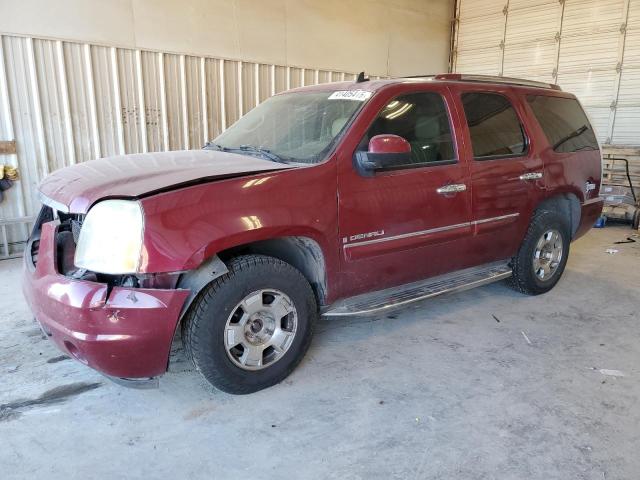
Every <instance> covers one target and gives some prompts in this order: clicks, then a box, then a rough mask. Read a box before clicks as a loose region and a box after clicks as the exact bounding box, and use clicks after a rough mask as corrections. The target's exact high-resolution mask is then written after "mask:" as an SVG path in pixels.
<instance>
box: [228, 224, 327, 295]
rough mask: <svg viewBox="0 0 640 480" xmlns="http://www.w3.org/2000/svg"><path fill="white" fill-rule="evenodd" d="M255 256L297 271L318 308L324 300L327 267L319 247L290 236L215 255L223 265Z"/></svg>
mask: <svg viewBox="0 0 640 480" xmlns="http://www.w3.org/2000/svg"><path fill="white" fill-rule="evenodd" d="M248 254H258V255H267V256H270V257H274V258H278V259H280V260H282V261H283V262H286V263H288V264H289V265H291V266H293V267H294V268H296V269H298V270H299V271H300V272H301V273H302V275H303V276H304V277H305V278H306V279H307V281H308V282H309V284H310V285H311V288H312V289H313V292H314V294H315V295H316V299H317V300H318V304H319V305H324V303H325V300H326V298H327V286H328V280H327V263H326V258H325V255H324V252H323V250H322V247H321V246H320V244H319V243H318V242H317V241H316V240H314V239H313V238H311V237H308V236H304V235H294V236H285V237H276V238H269V239H265V240H257V241H255V242H250V243H246V244H243V245H237V246H234V247H231V248H229V249H227V250H224V251H222V252H219V253H218V256H219V258H220V259H221V260H222V261H223V262H226V261H228V259H230V258H232V257H236V256H238V255H248Z"/></svg>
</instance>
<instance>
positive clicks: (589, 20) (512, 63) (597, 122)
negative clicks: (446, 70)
mask: <svg viewBox="0 0 640 480" xmlns="http://www.w3.org/2000/svg"><path fill="white" fill-rule="evenodd" d="M456 20H457V22H456V25H457V28H456V33H455V37H456V38H455V49H454V56H453V69H454V71H456V72H464V73H477V74H488V75H504V76H510V77H522V78H529V79H532V80H541V81H545V82H554V83H558V84H559V85H560V86H561V87H562V88H563V89H564V90H567V91H570V92H573V93H575V94H576V95H577V96H578V98H579V99H580V101H581V102H582V103H583V105H584V106H585V108H586V109H587V110H588V112H589V114H590V116H591V118H592V120H593V123H594V127H595V129H596V131H597V133H598V136H599V137H600V140H601V141H602V142H603V143H606V144H627V145H640V0H560V1H558V0H458V5H457V11H456Z"/></svg>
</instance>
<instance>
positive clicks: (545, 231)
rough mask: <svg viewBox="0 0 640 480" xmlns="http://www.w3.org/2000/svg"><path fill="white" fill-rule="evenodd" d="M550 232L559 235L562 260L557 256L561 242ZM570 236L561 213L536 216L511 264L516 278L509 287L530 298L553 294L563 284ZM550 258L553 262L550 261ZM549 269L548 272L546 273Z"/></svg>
mask: <svg viewBox="0 0 640 480" xmlns="http://www.w3.org/2000/svg"><path fill="white" fill-rule="evenodd" d="M549 232H552V233H555V234H556V235H557V237H558V238H559V241H560V242H561V243H560V249H561V253H560V257H558V256H557V245H558V241H555V240H554V239H555V238H556V237H554V235H550V234H549ZM569 232H570V227H569V222H568V221H567V219H566V218H565V217H564V216H562V215H560V214H559V213H557V212H553V211H549V210H540V211H537V212H535V214H534V216H533V218H532V220H531V223H530V224H529V229H528V230H527V233H526V235H525V237H524V240H523V241H522V244H521V245H520V249H519V251H518V253H517V255H516V256H515V257H513V259H512V261H511V267H512V269H513V274H512V276H511V278H509V279H508V283H509V285H510V286H511V287H512V288H513V289H514V290H517V291H519V292H522V293H526V294H528V295H540V294H542V293H546V292H548V291H549V290H551V289H552V288H553V287H554V286H555V285H556V283H558V281H559V280H560V277H561V276H562V273H563V272H564V268H565V266H566V264H567V258H568V257H569V245H570V243H571V235H570V233H569ZM543 235H544V236H545V239H544V240H543ZM541 244H542V245H543V248H542V249H540V246H541ZM547 255H551V257H552V258H551V259H547V258H546V257H547ZM554 260H555V261H554ZM545 262H546V263H545ZM554 264H555V267H554V266H553V265H554ZM545 266H546V268H547V269H548V271H545ZM538 267H539V268H538ZM541 276H542V277H541Z"/></svg>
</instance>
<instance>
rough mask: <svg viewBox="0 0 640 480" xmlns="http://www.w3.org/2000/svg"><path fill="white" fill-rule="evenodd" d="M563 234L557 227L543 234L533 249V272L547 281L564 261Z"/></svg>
mask: <svg viewBox="0 0 640 480" xmlns="http://www.w3.org/2000/svg"><path fill="white" fill-rule="evenodd" d="M562 253H563V252H562V235H560V232H558V231H557V230H555V229H551V230H547V231H546V232H544V233H543V234H542V236H541V237H540V239H539V240H538V243H537V244H536V248H535V249H534V251H533V273H535V275H536V277H538V278H539V279H540V280H543V281H547V280H549V279H550V278H551V277H553V276H554V275H555V274H556V272H557V271H558V266H559V265H560V262H562Z"/></svg>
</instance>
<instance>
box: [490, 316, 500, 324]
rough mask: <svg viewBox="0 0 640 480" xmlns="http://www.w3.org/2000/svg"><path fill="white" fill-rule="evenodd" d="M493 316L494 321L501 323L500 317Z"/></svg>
mask: <svg viewBox="0 0 640 480" xmlns="http://www.w3.org/2000/svg"><path fill="white" fill-rule="evenodd" d="M491 316H492V317H493V319H494V320H495V321H496V322H498V323H500V320H499V319H498V317H496V316H495V315H491Z"/></svg>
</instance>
